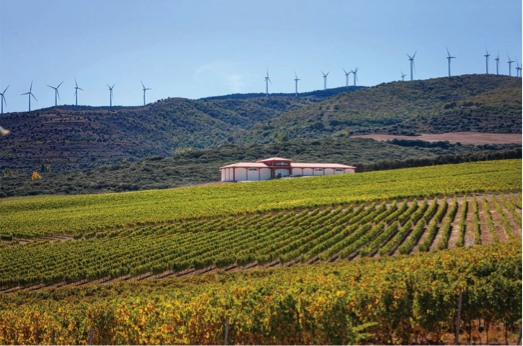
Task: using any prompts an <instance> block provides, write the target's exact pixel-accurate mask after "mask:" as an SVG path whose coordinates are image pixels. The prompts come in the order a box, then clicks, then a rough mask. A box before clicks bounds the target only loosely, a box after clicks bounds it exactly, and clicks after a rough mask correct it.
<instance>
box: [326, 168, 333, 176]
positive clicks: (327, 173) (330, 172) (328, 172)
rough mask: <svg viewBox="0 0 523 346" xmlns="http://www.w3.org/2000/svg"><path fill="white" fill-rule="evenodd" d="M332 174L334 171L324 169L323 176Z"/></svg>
mask: <svg viewBox="0 0 523 346" xmlns="http://www.w3.org/2000/svg"><path fill="white" fill-rule="evenodd" d="M333 174H334V169H332V168H327V169H325V175H333Z"/></svg>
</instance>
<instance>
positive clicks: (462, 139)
mask: <svg viewBox="0 0 523 346" xmlns="http://www.w3.org/2000/svg"><path fill="white" fill-rule="evenodd" d="M352 137H353V138H372V139H374V140H377V141H389V140H392V139H407V140H413V139H418V140H422V141H426V142H439V141H449V142H450V143H457V142H459V143H461V144H472V145H482V144H510V143H515V144H521V134H520V133H478V132H454V133H441V134H420V135H419V136H396V135H384V134H369V135H355V136H352Z"/></svg>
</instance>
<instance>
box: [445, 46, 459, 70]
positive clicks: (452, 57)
mask: <svg viewBox="0 0 523 346" xmlns="http://www.w3.org/2000/svg"><path fill="white" fill-rule="evenodd" d="M445 49H446V50H447V54H448V56H447V60H448V61H449V77H450V61H451V59H456V57H455V56H451V55H450V52H449V49H448V48H447V46H445Z"/></svg>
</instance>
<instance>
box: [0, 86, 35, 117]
mask: <svg viewBox="0 0 523 346" xmlns="http://www.w3.org/2000/svg"><path fill="white" fill-rule="evenodd" d="M32 90H33V82H32V81H31V87H30V88H29V91H28V92H26V93H25V94H22V95H28V97H29V112H30V111H31V96H32V97H33V98H34V99H35V100H36V97H35V96H34V95H33V92H32ZM4 92H5V91H4ZM36 102H38V100H36Z"/></svg>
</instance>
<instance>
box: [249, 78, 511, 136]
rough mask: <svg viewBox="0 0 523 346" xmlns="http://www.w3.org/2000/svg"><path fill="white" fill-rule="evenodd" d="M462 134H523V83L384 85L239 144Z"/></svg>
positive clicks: (268, 126) (292, 117)
mask: <svg viewBox="0 0 523 346" xmlns="http://www.w3.org/2000/svg"><path fill="white" fill-rule="evenodd" d="M458 131H476V132H498V133H521V78H515V77H508V76H497V75H463V76H455V77H452V78H435V79H428V80H418V81H412V82H411V81H409V82H392V83H385V84H381V85H378V86H375V87H372V88H366V89H362V90H358V91H356V92H354V93H347V94H339V95H336V96H334V97H332V98H329V99H327V100H325V101H323V102H320V103H317V104H312V105H308V106H305V107H303V108H301V109H299V110H296V111H290V112H288V113H286V114H283V115H282V116H280V117H279V118H276V119H273V120H269V121H267V122H266V123H264V124H259V125H257V126H256V127H255V128H254V129H253V131H252V132H251V133H250V134H249V135H248V136H246V137H244V138H242V139H241V140H244V141H246V142H264V141H265V142H267V141H271V140H277V139H278V138H281V137H283V136H285V137H288V138H290V139H293V140H294V139H300V138H324V137H336V136H343V135H347V134H353V133H371V132H383V133H391V134H415V133H442V132H458Z"/></svg>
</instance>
